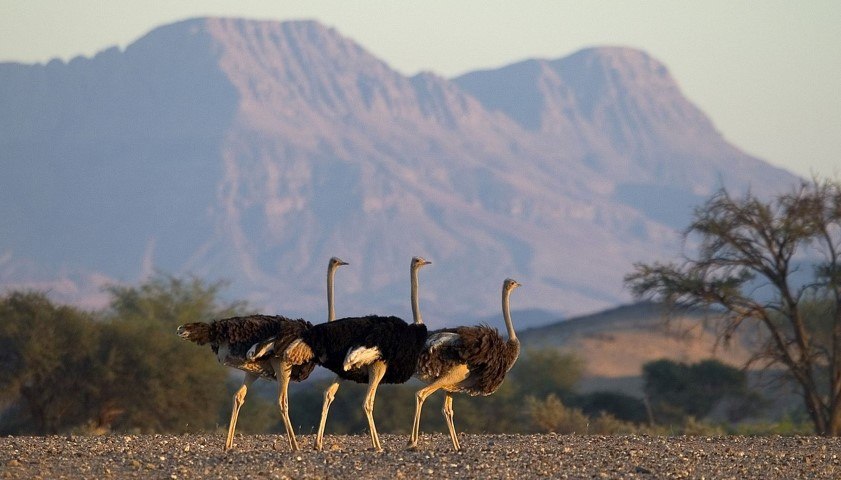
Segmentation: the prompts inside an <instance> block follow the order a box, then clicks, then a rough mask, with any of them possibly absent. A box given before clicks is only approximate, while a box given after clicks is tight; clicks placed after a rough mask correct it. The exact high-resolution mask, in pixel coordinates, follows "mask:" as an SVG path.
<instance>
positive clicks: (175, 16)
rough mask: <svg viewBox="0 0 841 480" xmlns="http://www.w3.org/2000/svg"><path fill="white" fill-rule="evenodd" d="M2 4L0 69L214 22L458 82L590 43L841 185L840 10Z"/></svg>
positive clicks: (834, 6)
mask: <svg viewBox="0 0 841 480" xmlns="http://www.w3.org/2000/svg"><path fill="white" fill-rule="evenodd" d="M0 2H1V3H0V61H20V62H25V63H36V62H46V61H48V60H49V59H52V58H55V57H58V58H62V59H65V60H67V59H70V58H72V57H74V56H77V55H86V56H90V55H92V54H95V53H96V52H98V51H100V50H103V49H105V48H108V47H109V46H112V45H119V46H121V47H125V46H126V45H127V44H129V43H131V42H132V41H134V40H136V39H137V38H139V37H140V36H142V35H143V34H145V33H146V32H148V31H149V30H151V29H152V28H154V27H156V26H159V25H162V24H165V23H171V22H174V21H177V20H181V19H184V18H189V17H197V16H208V15H212V16H237V17H246V18H260V19H274V20H289V19H301V18H310V19H316V20H319V21H321V22H322V23H324V24H327V25H330V26H333V27H335V28H336V29H338V30H339V31H340V32H341V33H342V34H344V35H345V36H348V37H350V38H352V39H354V40H355V41H357V42H359V43H360V44H361V45H362V46H363V47H365V48H366V49H368V50H369V51H370V52H371V53H373V54H375V55H377V56H378V57H380V58H381V59H383V60H385V61H386V62H387V63H388V64H390V65H391V66H392V67H394V68H395V69H397V70H399V71H401V72H402V73H405V74H409V75H411V74H414V73H417V72H418V71H420V70H431V71H433V72H436V73H438V74H441V75H444V76H447V77H451V76H455V75H458V74H460V73H464V72H467V71H470V70H476V69H483V68H493V67H498V66H502V65H505V64H508V63H512V62H515V61H519V60H523V59H526V58H536V57H540V58H557V57H561V56H564V55H567V54H570V53H572V52H574V51H576V50H579V49H581V48H583V47H587V46H593V45H626V46H631V47H636V48H641V49H643V50H645V51H647V52H649V53H650V54H651V55H653V56H655V57H656V58H658V59H659V60H661V61H662V62H663V63H665V64H666V65H667V66H668V67H669V69H670V70H671V72H672V75H673V76H674V77H675V78H676V80H677V81H678V83H679V84H680V85H681V87H682V88H683V91H684V93H685V94H686V95H687V96H688V97H689V98H690V100H692V101H693V102H695V103H696V104H697V105H698V106H699V107H700V108H701V109H702V110H704V111H705V112H706V113H707V114H708V115H709V116H710V117H711V118H712V120H713V122H714V123H715V124H716V126H717V127H718V129H719V130H720V131H721V132H722V133H723V134H724V136H725V137H726V138H727V139H728V140H730V141H731V142H733V143H734V144H735V145H736V146H738V147H740V148H742V149H743V150H745V151H747V152H748V153H751V154H753V155H757V156H759V157H761V158H763V159H765V160H767V161H769V162H771V163H772V164H774V165H778V166H783V167H785V168H788V169H789V170H792V171H793V172H795V173H798V174H801V175H804V176H809V175H810V174H811V173H816V174H819V175H824V176H834V177H836V178H838V177H841V1H837V0H820V1H808V0H807V1H780V0H773V1H769V0H766V1H754V2H740V1H735V0H707V1H662V0H661V1H639V0H636V1H635V0H625V1H615V0H600V1H593V2H586V1H580V2H572V1H529V0H523V1H510V0H509V1H502V0H483V1H474V0H469V1H452V0H450V1H444V0H435V1H402V0H390V1H386V0H378V1H371V0H361V1H347V0H345V1H338V0H333V1H306V2H293V1H283V0H271V1H263V0H241V1H221V0H210V1H208V0H205V1H194V0H174V1H173V0H168V1H160V0H143V1H126V0H109V1H94V0H81V1H60V0H52V1H47V0H0ZM4 114H8V112H4Z"/></svg>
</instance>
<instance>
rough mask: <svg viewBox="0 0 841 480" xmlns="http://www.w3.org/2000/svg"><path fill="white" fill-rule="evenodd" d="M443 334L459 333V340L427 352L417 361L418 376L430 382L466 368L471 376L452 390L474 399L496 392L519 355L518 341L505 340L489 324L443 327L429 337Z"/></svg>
mask: <svg viewBox="0 0 841 480" xmlns="http://www.w3.org/2000/svg"><path fill="white" fill-rule="evenodd" d="M442 333H444V334H447V333H450V334H456V335H458V340H457V341H456V342H454V343H443V344H441V345H439V346H437V347H436V348H432V349H424V350H423V351H422V352H421V354H420V356H419V358H418V373H419V376H420V377H421V379H423V380H425V381H427V382H431V381H432V380H434V379H435V378H437V377H439V376H441V375H442V374H444V373H445V372H448V371H450V370H451V369H452V368H454V367H455V366H456V365H460V364H465V365H467V368H468V369H469V370H470V376H469V377H468V378H467V379H466V380H465V381H464V382H462V383H461V384H459V385H457V386H456V387H457V388H452V389H451V390H452V391H458V392H464V393H467V394H468V395H473V396H476V395H490V394H492V393H494V392H495V391H496V390H497V389H498V388H499V386H500V385H502V382H503V380H505V374H506V373H508V370H510V369H511V367H512V366H513V365H514V362H515V361H516V360H517V357H518V356H519V354H520V342H519V341H517V340H505V339H503V338H502V336H501V335H500V334H499V331H497V329H496V328H492V327H489V326H487V325H478V326H474V327H456V328H442V329H440V330H435V331H433V332H430V334H429V337H430V338H433V337H434V336H435V335H436V334H442Z"/></svg>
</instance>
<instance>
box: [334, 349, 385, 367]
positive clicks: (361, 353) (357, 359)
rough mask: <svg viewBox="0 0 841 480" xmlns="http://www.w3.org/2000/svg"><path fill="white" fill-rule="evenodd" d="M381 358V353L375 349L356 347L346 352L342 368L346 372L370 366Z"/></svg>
mask: <svg viewBox="0 0 841 480" xmlns="http://www.w3.org/2000/svg"><path fill="white" fill-rule="evenodd" d="M380 358H382V353H381V352H380V349H379V348H377V347H356V348H351V349H350V350H348V352H347V355H345V361H344V363H343V364H342V368H343V369H344V370H345V371H346V372H347V371H348V370H352V369H354V368H359V367H363V366H365V365H370V364H372V363H374V362H375V361H377V360H379V359H380Z"/></svg>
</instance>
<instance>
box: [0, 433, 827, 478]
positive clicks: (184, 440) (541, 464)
mask: <svg viewBox="0 0 841 480" xmlns="http://www.w3.org/2000/svg"><path fill="white" fill-rule="evenodd" d="M381 438H382V443H383V447H384V448H385V451H384V452H382V453H375V452H373V451H369V450H368V448H369V447H370V440H369V437H368V436H363V435H330V436H327V437H325V451H324V452H315V451H312V450H310V448H311V445H312V443H313V440H314V437H313V436H312V435H300V436H299V437H298V439H299V443H300V444H301V448H302V450H301V451H300V452H295V453H293V452H290V451H289V447H288V445H287V443H286V439H285V436H280V435H245V436H237V439H236V445H235V447H234V450H232V451H231V452H228V453H225V452H224V451H223V450H222V445H223V443H224V436H223V435H222V434H215V435H181V436H178V435H109V436H100V437H93V436H92V437H82V436H50V437H5V438H0V478H22V479H23V478H32V479H38V478H43V479H60V478H74V479H75V478H91V479H107V478H165V479H180V478H224V479H237V478H238V479H246V478H254V479H257V478H260V479H263V478H269V479H287V478H291V479H299V478H301V479H310V478H329V479H342V478H354V479H364V478H383V479H389V480H397V479H404V478H405V479H416V478H418V479H420V478H429V479H440V478H459V479H467V478H480V479H494V478H547V477H551V478H734V479H743V478H761V479H775V478H779V479H783V478H784V479H800V478H835V479H838V478H841V438H822V437H778V436H775V437H649V436H597V435H552V434H549V435H465V434H463V435H461V436H460V440H461V445H462V448H463V450H462V451H461V452H453V451H452V447H451V445H450V440H449V437H448V436H446V435H442V434H435V435H424V436H423V437H422V439H421V442H422V443H421V449H420V450H418V451H408V450H406V449H405V447H404V446H405V443H406V440H407V438H406V436H405V435H400V436H398V435H382V436H381Z"/></svg>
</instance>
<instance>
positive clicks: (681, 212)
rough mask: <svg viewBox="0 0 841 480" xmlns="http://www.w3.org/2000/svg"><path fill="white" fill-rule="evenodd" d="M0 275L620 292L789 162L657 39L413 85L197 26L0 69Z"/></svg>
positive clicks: (357, 295)
mask: <svg viewBox="0 0 841 480" xmlns="http://www.w3.org/2000/svg"><path fill="white" fill-rule="evenodd" d="M0 85H2V87H0V111H3V112H10V113H6V114H3V115H0V152H2V156H3V158H4V162H3V163H4V165H6V166H5V167H4V175H3V178H1V179H0V284H2V285H4V286H6V288H14V287H20V286H35V287H38V288H48V289H51V290H52V291H53V292H55V294H56V295H58V296H60V297H62V298H67V299H70V300H72V301H76V302H80V303H83V304H86V305H94V304H96V303H97V302H101V301H102V294H101V292H100V291H99V290H98V288H99V285H101V284H103V283H106V282H109V281H122V282H134V281H137V280H139V279H141V278H144V277H145V276H148V275H149V274H151V273H152V272H153V271H155V270H156V269H157V270H161V271H165V272H171V273H175V274H182V273H192V274H195V275H199V276H201V277H204V278H208V279H227V280H229V281H230V282H231V287H230V289H229V294H230V295H231V296H233V297H235V298H247V299H248V300H249V301H250V302H251V304H252V305H253V306H255V307H256V308H258V309H260V310H263V311H272V312H277V313H283V314H286V315H292V316H294V315H305V316H307V318H311V319H313V320H315V321H318V320H319V317H322V316H323V315H324V310H325V308H324V306H323V305H324V285H323V284H324V279H323V276H324V270H325V268H326V262H327V259H328V258H329V257H330V256H332V255H338V256H340V257H342V258H343V259H345V260H346V261H348V262H350V263H351V266H349V267H346V268H345V269H343V270H342V271H340V273H339V274H338V278H337V288H336V290H337V302H338V307H337V308H338V314H339V315H356V314H367V313H371V312H377V313H390V314H397V315H401V316H404V317H405V318H409V317H410V309H409V302H408V293H409V292H408V291H409V288H408V264H409V258H410V257H411V256H412V255H423V256H425V257H426V258H428V259H429V260H432V261H433V265H432V266H430V267H428V268H427V269H425V270H424V271H423V272H422V273H421V276H422V279H421V284H422V285H421V299H422V308H423V309H424V312H425V319H426V320H427V322H428V323H429V324H430V325H433V326H440V325H452V324H457V323H462V321H463V320H462V319H475V318H477V317H480V316H487V315H494V314H497V313H498V311H499V288H500V285H501V283H502V280H503V279H504V278H506V277H509V276H510V277H514V278H517V279H518V280H519V281H521V283H523V284H524V285H525V286H524V288H522V289H520V290H519V291H518V292H516V293H515V297H514V298H512V304H513V308H515V309H517V308H522V309H542V310H548V311H554V312H558V315H572V314H580V313H583V312H589V311H594V310H597V309H602V308H606V307H610V306H613V305H617V304H620V303H624V302H626V301H627V300H628V294H627V292H626V291H624V290H623V287H622V283H621V279H622V276H623V275H624V274H625V273H626V272H627V271H628V270H629V269H630V267H631V264H632V263H633V262H635V261H646V260H652V259H654V258H669V257H671V256H673V255H674V254H675V253H676V252H677V246H678V243H679V236H678V235H677V233H676V231H675V229H676V228H680V227H683V226H684V225H685V224H686V223H687V222H688V212H689V208H690V206H691V205H694V204H697V202H698V201H700V199H703V197H704V196H705V195H707V194H709V193H711V192H712V191H714V190H715V189H717V188H719V187H720V186H722V185H724V186H727V187H728V188H732V189H734V190H742V189H745V188H747V187H750V188H751V189H753V190H754V191H758V192H773V191H780V190H784V189H786V188H788V187H789V186H790V185H792V184H793V182H795V181H796V178H795V177H794V176H792V175H791V174H789V173H787V172H785V171H782V170H780V169H777V168H774V167H772V166H770V165H768V164H767V163H765V162H763V161H761V160H759V159H756V158H753V157H750V156H749V155H746V154H744V153H742V152H741V151H739V150H738V149H737V148H736V147H734V146H732V145H730V144H729V143H727V142H726V141H725V140H724V138H723V137H722V136H721V134H720V133H719V132H717V131H716V130H715V128H714V126H713V125H712V122H711V121H710V120H709V119H708V118H707V117H706V116H705V115H704V114H703V113H702V112H701V111H700V110H698V109H697V108H696V107H694V106H693V105H692V104H691V102H689V101H688V100H687V99H686V98H685V97H683V95H682V94H681V93H680V89H679V87H678V86H677V84H676V83H675V81H674V80H673V79H672V78H671V76H670V75H669V73H668V70H667V69H666V67H665V66H663V65H662V64H660V63H659V62H657V61H656V60H655V59H653V58H651V57H650V56H648V55H647V54H645V53H644V52H640V51H638V50H632V49H627V48H619V47H605V48H594V49H587V50H583V51H581V52H578V53H576V54H573V55H571V56H569V57H564V58H561V59H555V60H526V61H524V62H521V63H517V64H514V65H511V66H508V67H504V68H501V69H497V70H489V71H483V72H473V73H470V74H467V75H464V76H462V77H459V78H456V79H452V80H448V79H445V78H442V77H440V76H438V75H435V74H433V73H421V74H418V75H415V76H412V77H406V76H403V75H401V74H399V73H398V72H396V71H395V70H393V69H391V68H390V67H389V66H388V65H387V64H386V63H385V62H383V61H381V60H379V59H377V58H376V57H374V56H373V55H371V54H370V53H368V52H367V51H366V50H365V49H364V48H363V47H362V46H360V45H358V44H357V43H355V42H353V41H352V40H350V39H347V38H345V37H343V36H341V35H340V34H339V33H338V32H337V31H336V30H334V29H331V28H328V27H325V26H323V25H321V24H319V23H317V22H314V21H300V22H283V23H279V22H268V21H251V20H242V19H226V18H202V19H192V20H186V21H183V22H179V23H175V24H171V25H166V26H163V27H160V28H157V29H155V30H153V31H151V32H150V33H149V34H147V35H146V36H144V37H143V38H141V39H139V40H138V41H136V42H134V43H133V44H131V45H130V46H128V47H127V48H126V49H125V50H124V51H121V50H119V49H116V48H114V49H109V50H105V51H103V52H101V53H100V54H98V55H96V56H95V57H93V58H82V57H80V58H77V59H74V60H72V61H70V62H68V63H63V62H60V61H52V62H49V63H48V64H46V65H21V64H0Z"/></svg>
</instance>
